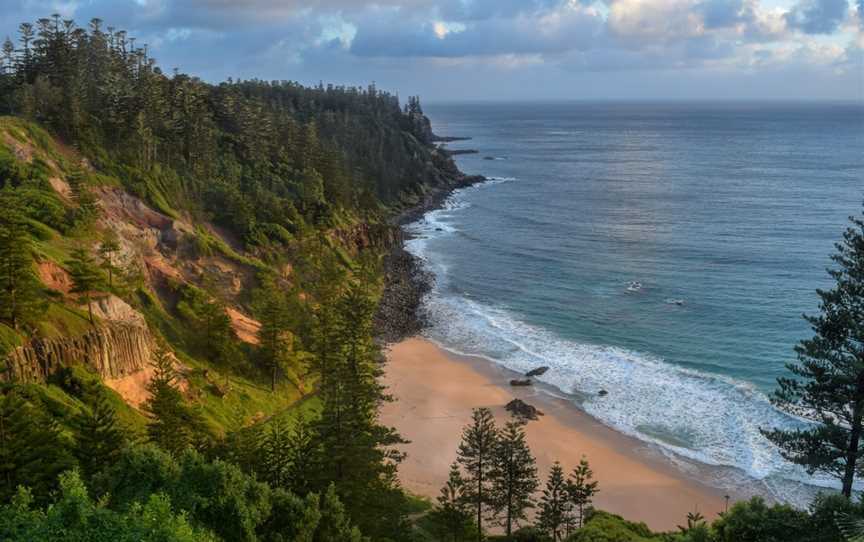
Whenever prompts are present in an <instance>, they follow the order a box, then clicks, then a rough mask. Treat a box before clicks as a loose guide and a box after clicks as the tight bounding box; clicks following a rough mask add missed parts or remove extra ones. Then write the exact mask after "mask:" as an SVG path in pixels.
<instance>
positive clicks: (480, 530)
mask: <svg viewBox="0 0 864 542" xmlns="http://www.w3.org/2000/svg"><path fill="white" fill-rule="evenodd" d="M477 471H478V472H477V542H483V523H482V522H483V517H482V508H483V460H482V459H481V460H480V463H479V467H478V469H477Z"/></svg>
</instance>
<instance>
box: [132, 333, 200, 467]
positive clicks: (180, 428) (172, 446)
mask: <svg viewBox="0 0 864 542" xmlns="http://www.w3.org/2000/svg"><path fill="white" fill-rule="evenodd" d="M151 365H152V367H153V378H151V380H150V382H149V383H148V384H147V391H148V392H150V398H149V399H147V401H146V402H145V403H144V405H143V410H144V412H145V413H146V414H147V415H148V416H149V418H150V422H149V423H148V424H147V438H148V440H149V441H150V442H152V443H154V444H156V445H157V446H159V447H161V448H162V449H164V450H165V451H168V452H170V453H172V454H174V455H179V454H180V453H181V452H182V451H184V450H186V449H188V448H190V447H192V446H193V444H194V443H195V442H196V439H197V438H198V437H199V436H200V434H201V433H202V432H203V422H202V420H201V419H200V416H199V415H198V413H197V412H195V411H194V410H193V409H192V407H190V406H189V405H188V404H187V403H186V401H185V399H184V398H183V395H182V394H181V393H180V390H179V389H178V388H177V378H178V375H177V372H176V370H175V369H174V362H173V360H172V359H171V356H170V354H169V353H168V352H167V351H166V350H165V349H164V348H161V347H160V348H159V349H158V350H156V352H154V354H153V360H152V362H151Z"/></svg>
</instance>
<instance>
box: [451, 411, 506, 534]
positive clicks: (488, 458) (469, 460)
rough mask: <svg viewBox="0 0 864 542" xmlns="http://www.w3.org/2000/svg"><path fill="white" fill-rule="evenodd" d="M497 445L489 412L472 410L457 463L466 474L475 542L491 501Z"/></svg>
mask: <svg viewBox="0 0 864 542" xmlns="http://www.w3.org/2000/svg"><path fill="white" fill-rule="evenodd" d="M497 444H498V429H497V428H496V427H495V418H494V417H493V416H492V411H490V410H489V409H488V408H476V409H474V411H473V412H472V413H471V423H470V424H469V425H468V426H466V427H465V428H464V429H463V430H462V442H461V443H460V444H459V451H458V459H457V461H458V462H459V464H460V465H462V468H463V469H465V472H466V482H467V484H466V489H465V494H466V498H467V499H468V501H469V502H470V503H471V505H472V508H473V509H474V513H475V517H476V520H477V540H478V541H480V540H482V539H483V511H484V509H485V507H486V506H488V505H490V504H491V503H492V502H493V501H492V496H491V491H490V485H491V473H492V469H493V465H494V463H493V461H494V460H493V456H494V453H495V448H496V446H497Z"/></svg>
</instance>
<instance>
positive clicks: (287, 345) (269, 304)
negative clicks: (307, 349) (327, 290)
mask: <svg viewBox="0 0 864 542" xmlns="http://www.w3.org/2000/svg"><path fill="white" fill-rule="evenodd" d="M265 292H266V293H265V295H264V301H263V306H262V307H261V309H260V310H259V315H258V316H259V319H260V321H261V327H260V329H259V330H258V344H259V349H260V354H261V358H262V360H263V363H264V366H265V367H266V368H267V371H268V372H269V373H270V391H276V382H277V381H278V378H279V373H280V372H284V371H285V370H286V369H287V368H288V366H289V365H290V364H292V362H293V361H294V360H295V359H296V357H295V356H294V352H293V348H294V336H293V334H292V333H291V331H289V326H290V315H289V314H288V307H287V303H286V300H285V296H284V295H283V294H282V292H280V291H278V290H277V289H276V287H275V286H273V285H272V284H267V285H265Z"/></svg>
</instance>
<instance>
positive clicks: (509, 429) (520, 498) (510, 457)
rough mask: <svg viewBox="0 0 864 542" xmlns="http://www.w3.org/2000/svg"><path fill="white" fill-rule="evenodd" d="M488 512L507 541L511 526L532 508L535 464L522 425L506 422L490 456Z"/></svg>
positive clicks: (518, 421)
mask: <svg viewBox="0 0 864 542" xmlns="http://www.w3.org/2000/svg"><path fill="white" fill-rule="evenodd" d="M492 459H493V461H492V465H493V466H492V471H491V473H490V475H491V476H490V478H491V480H492V488H491V489H492V490H491V492H490V496H491V498H492V509H493V510H494V511H495V514H496V515H502V514H503V517H501V518H500V519H499V521H500V523H501V526H502V527H504V532H505V533H506V534H507V536H508V537H509V536H510V535H511V534H512V533H513V526H514V525H515V526H518V525H519V522H520V521H522V520H524V519H525V517H526V511H527V510H528V509H529V508H533V507H534V492H535V491H537V486H538V485H539V482H538V480H537V464H536V461H535V460H534V456H533V455H532V454H531V450H530V448H529V447H528V441H527V440H526V438H525V421H524V420H510V421H508V422H507V423H506V424H505V426H504V429H503V430H502V431H501V432H500V433H499V435H498V441H497V443H496V445H495V448H494V451H493V455H492Z"/></svg>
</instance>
